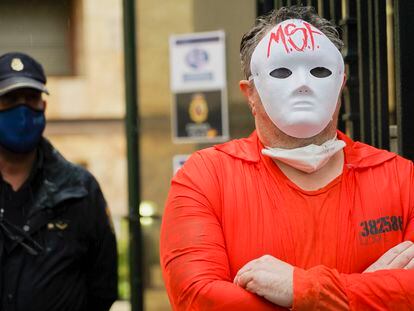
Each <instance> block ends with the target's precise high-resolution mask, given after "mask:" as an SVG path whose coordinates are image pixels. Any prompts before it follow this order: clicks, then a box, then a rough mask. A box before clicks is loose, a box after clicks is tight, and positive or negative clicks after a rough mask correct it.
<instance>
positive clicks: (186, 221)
mask: <svg viewBox="0 0 414 311" xmlns="http://www.w3.org/2000/svg"><path fill="white" fill-rule="evenodd" d="M203 157H204V155H202V154H195V155H193V156H192V157H190V158H189V159H188V160H187V162H186V163H185V165H184V166H183V168H181V169H180V170H179V171H178V173H177V174H176V176H175V177H174V178H173V180H172V184H171V189H170V192H169V196H168V199H167V203H166V208H165V211H164V215H163V222H162V227H161V240H160V255H161V266H162V270H163V277H164V280H165V285H166V289H167V292H168V295H169V299H170V302H171V305H172V307H173V309H174V310H180V311H181V310H226V311H232V310H238V311H243V310H246V311H247V310H263V311H266V310H284V309H282V308H279V307H277V306H275V305H274V304H271V303H270V302H267V301H266V300H265V299H262V298H260V297H258V296H256V295H254V294H251V293H249V292H247V291H246V290H244V289H242V288H240V287H238V286H236V285H235V284H233V280H232V279H231V276H230V268H229V262H228V257H227V252H226V245H225V241H224V237H223V232H222V229H221V223H220V221H219V217H218V213H217V210H219V209H220V208H221V203H220V197H221V194H220V190H219V186H218V180H217V173H216V171H215V170H214V169H213V165H212V164H211V163H210V164H209V161H208V159H203Z"/></svg>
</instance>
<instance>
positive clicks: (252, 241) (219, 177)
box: [160, 132, 414, 311]
mask: <svg viewBox="0 0 414 311" xmlns="http://www.w3.org/2000/svg"><path fill="white" fill-rule="evenodd" d="M338 138H339V139H342V140H344V141H345V142H346V147H345V148H344V154H345V164H344V168H343V173H342V174H341V175H340V176H339V177H337V178H336V179H335V180H333V181H332V182H330V183H329V184H328V185H326V186H325V187H323V188H321V189H319V190H316V191H305V190H302V189H300V188H299V187H297V186H296V185H295V184H294V183H292V182H291V181H290V180H288V179H287V177H286V176H285V175H284V174H283V173H282V172H281V171H280V169H279V168H278V166H277V165H276V164H275V163H274V162H273V160H272V159H271V158H268V157H266V156H263V155H262V154H261V149H262V148H263V145H262V144H261V143H260V141H259V139H258V137H257V134H256V133H255V132H254V133H253V134H252V135H251V136H250V137H249V138H246V139H240V140H234V141H231V142H228V143H225V144H221V145H218V146H215V147H211V148H208V149H204V150H201V151H198V152H196V153H195V154H193V155H192V156H191V157H190V158H189V159H188V160H187V162H186V163H185V165H184V166H183V167H182V168H181V169H180V170H179V171H178V173H177V174H176V175H175V177H174V178H173V180H172V185H171V190H170V193H169V196H168V200H167V204H166V209H165V212H164V217H163V223H162V228H161V246H160V251H161V265H162V269H163V276H164V279H165V283H166V287H167V291H168V295H169V298H170V301H171V304H172V306H173V308H174V310H238V311H242V310H283V308H280V307H278V306H276V305H274V304H272V303H270V302H268V301H266V300H265V299H263V298H261V297H259V296H257V295H254V294H252V293H249V292H248V291H246V290H244V289H242V288H240V287H238V286H236V285H234V284H233V283H232V281H233V278H234V276H235V275H236V273H237V271H238V270H239V269H240V268H241V267H243V265H245V264H246V263H247V262H249V261H251V260H253V259H256V258H258V257H261V256H263V255H265V254H269V255H272V256H274V257H277V258H279V259H281V260H283V261H285V262H288V263H290V264H292V265H293V266H295V269H294V278H293V287H294V302H293V309H294V310H324V309H325V310H349V309H350V310H414V270H398V269H396V270H383V271H377V272H373V273H364V274H362V272H363V271H364V270H365V269H366V268H367V267H368V266H370V265H371V264H372V263H373V262H375V261H376V260H377V259H378V258H379V257H380V256H381V255H383V254H384V253H385V252H386V251H387V250H389V249H390V248H392V247H393V246H395V245H397V244H398V243H400V242H402V241H405V240H412V241H414V170H413V163H412V162H411V161H408V160H406V159H403V158H401V157H399V156H397V155H395V154H393V153H390V152H387V151H384V150H379V149H376V148H373V147H371V146H368V145H365V144H362V143H359V142H353V141H352V140H351V139H350V138H348V137H346V136H345V135H344V134H342V133H340V132H338Z"/></svg>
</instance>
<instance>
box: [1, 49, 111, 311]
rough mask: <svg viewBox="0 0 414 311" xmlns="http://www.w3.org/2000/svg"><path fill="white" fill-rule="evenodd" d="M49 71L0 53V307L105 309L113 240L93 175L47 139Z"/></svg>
mask: <svg viewBox="0 0 414 311" xmlns="http://www.w3.org/2000/svg"><path fill="white" fill-rule="evenodd" d="M45 84H46V76H45V74H44V71H43V68H42V66H41V65H40V64H39V63H38V62H37V61H36V60H34V59H33V58H32V57H30V56H29V55H26V54H23V53H7V54H4V55H2V56H0V266H1V270H0V293H1V295H0V310H3V311H23V310H24V311H31V310H33V311H35V310H36V311H39V310H59V311H63V310H68V311H69V310H70V311H77V310H79V311H80V310H109V308H110V306H111V305H112V303H113V302H114V301H115V299H116V298H117V255H116V242H115V235H114V231H113V228H112V226H111V221H110V218H109V216H108V215H109V213H108V211H107V206H106V202H105V199H104V197H103V195H102V192H101V189H100V187H99V184H98V183H97V181H96V180H95V178H94V177H93V176H92V175H91V174H90V173H89V172H87V171H86V170H84V169H83V168H81V167H79V166H76V165H74V164H72V163H70V162H68V161H67V160H65V159H64V158H63V157H62V155H61V154H59V152H58V151H57V150H56V149H55V148H54V147H53V146H52V145H51V144H50V142H49V141H48V140H47V139H45V138H44V137H43V136H42V134H43V130H44V128H45V114H44V113H45V109H46V101H45V100H44V99H43V98H42V94H43V93H46V94H48V90H47V89H46V86H45Z"/></svg>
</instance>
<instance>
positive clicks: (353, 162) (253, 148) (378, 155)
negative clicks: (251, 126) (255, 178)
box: [214, 131, 397, 168]
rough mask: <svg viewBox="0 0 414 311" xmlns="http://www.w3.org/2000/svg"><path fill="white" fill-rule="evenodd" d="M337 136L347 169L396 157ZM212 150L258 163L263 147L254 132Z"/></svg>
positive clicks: (341, 135) (372, 164) (384, 151)
mask: <svg viewBox="0 0 414 311" xmlns="http://www.w3.org/2000/svg"><path fill="white" fill-rule="evenodd" d="M337 134H338V139H341V140H343V141H344V142H345V143H346V146H345V148H344V153H345V164H346V165H348V167H354V168H367V167H373V166H376V165H379V164H381V163H383V162H386V161H388V160H390V159H392V158H394V157H396V156H397V155H396V154H395V153H392V152H389V151H386V150H381V149H377V148H374V147H372V146H369V145H367V144H364V143H361V142H354V141H353V140H352V139H351V138H349V137H348V136H346V135H345V134H344V133H342V132H341V131H337ZM214 148H215V149H217V150H220V151H221V152H224V153H226V154H228V155H230V156H232V157H234V158H237V159H241V160H244V161H247V162H252V163H258V162H259V161H260V159H261V157H262V155H261V150H262V149H263V145H262V143H261V142H260V140H259V137H258V136H257V132H256V131H254V132H253V133H252V134H251V135H250V136H249V137H248V138H243V139H236V140H232V141H230V142H227V143H224V144H220V145H216V146H214Z"/></svg>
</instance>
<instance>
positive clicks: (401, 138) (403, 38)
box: [394, 0, 414, 160]
mask: <svg viewBox="0 0 414 311" xmlns="http://www.w3.org/2000/svg"><path fill="white" fill-rule="evenodd" d="M394 12H395V15H394V16H395V23H394V25H395V29H394V33H395V72H396V81H395V86H396V103H397V126H398V152H399V153H400V154H401V155H403V156H404V157H407V158H409V159H411V160H414V138H413V137H414V135H413V134H414V122H413V117H414V105H413V102H414V87H413V86H412V77H413V76H414V62H413V59H414V55H413V51H414V43H413V40H412V38H413V34H412V32H413V29H414V18H413V16H414V1H407V0H394Z"/></svg>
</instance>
